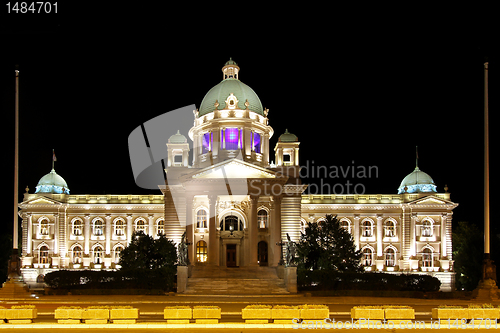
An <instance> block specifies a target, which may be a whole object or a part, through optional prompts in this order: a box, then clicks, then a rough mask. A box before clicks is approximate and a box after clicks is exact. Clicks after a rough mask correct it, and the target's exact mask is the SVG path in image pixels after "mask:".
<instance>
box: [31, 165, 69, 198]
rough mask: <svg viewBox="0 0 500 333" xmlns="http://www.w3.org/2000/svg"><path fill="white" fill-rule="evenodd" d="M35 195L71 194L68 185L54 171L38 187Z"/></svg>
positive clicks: (41, 180)
mask: <svg viewBox="0 0 500 333" xmlns="http://www.w3.org/2000/svg"><path fill="white" fill-rule="evenodd" d="M35 193H52V194H63V193H64V194H69V188H68V184H67V183H66V181H65V180H64V178H63V177H61V176H59V175H58V174H57V173H56V171H55V170H54V169H52V171H50V173H48V174H46V175H45V176H43V177H42V178H40V181H39V182H38V185H37V186H36V191H35Z"/></svg>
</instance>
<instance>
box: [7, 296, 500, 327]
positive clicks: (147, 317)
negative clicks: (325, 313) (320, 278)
mask: <svg viewBox="0 0 500 333" xmlns="http://www.w3.org/2000/svg"><path fill="white" fill-rule="evenodd" d="M470 303H477V302H473V301H470V300H466V299H447V300H436V299H417V298H396V297H391V298H388V297H306V296H304V295H302V294H298V295H269V296H266V295H260V296H249V295H244V296H228V295H226V296H218V295H204V296H202V295H177V294H174V295H170V296H167V295H165V296H146V295H102V296H98V295H68V296H43V295H41V296H38V298H37V297H30V298H19V299H0V305H1V306H3V307H6V308H9V307H10V306H11V305H21V304H34V305H35V306H36V308H37V310H38V317H37V318H36V319H35V321H34V323H33V324H26V325H22V326H21V325H20V324H19V325H12V324H3V325H0V330H2V329H8V330H9V332H17V331H26V329H30V330H33V331H38V330H39V329H40V330H41V329H57V331H61V332H62V331H71V332H74V333H76V332H80V331H84V330H85V331H88V329H91V330H101V329H105V328H106V329H113V330H116V331H117V332H118V331H122V330H125V329H126V330H127V332H142V331H145V330H152V331H160V330H161V331H162V332H169V331H172V332H180V331H182V332H205V331H211V332H213V331H220V330H223V331H224V332H271V331H272V332H280V331H292V330H293V329H294V328H295V329H315V330H316V329H321V328H323V329H324V330H325V329H337V327H335V324H332V323H329V324H328V325H324V326H321V324H319V325H312V326H311V325H303V326H299V325H297V324H295V325H294V324H263V325H255V324H245V323H244V320H243V319H242V318H241V310H242V309H243V308H244V307H245V306H247V305H249V304H271V305H278V304H282V305H300V304H326V305H327V306H328V307H329V311H330V319H331V320H332V321H333V320H334V321H335V322H334V323H338V322H344V323H345V322H349V321H351V316H350V310H351V308H352V307H354V306H360V305H375V304H380V305H409V306H411V307H412V308H414V309H415V321H419V322H423V323H424V325H421V326H420V327H414V328H413V329H419V330H422V331H428V330H431V329H436V328H438V327H436V325H432V323H433V321H432V320H433V319H431V311H432V308H434V307H437V306H439V305H442V304H447V305H461V306H467V305H468V304H470ZM93 305H132V306H133V307H135V308H139V311H140V318H139V320H138V322H137V324H128V325H118V324H105V325H87V324H76V325H69V324H64V325H62V324H57V322H56V320H55V319H54V311H55V309H56V308H57V307H60V306H81V307H88V306H93ZM172 305H190V306H195V305H217V306H219V307H220V308H221V310H222V318H221V320H220V323H219V324H214V325H211V326H204V325H202V324H201V325H200V324H193V323H191V324H185V325H182V324H179V325H174V324H167V323H166V321H165V320H164V319H163V309H164V307H165V306H172ZM494 305H495V306H497V305H498V304H495V303H494ZM340 327H341V326H340ZM361 327H363V326H361ZM361 327H360V328H359V329H358V328H357V327H354V328H356V329H357V330H358V331H365V330H369V329H378V330H380V331H393V330H394V329H398V330H400V328H399V327H398V325H396V326H395V327H391V326H386V327H384V326H383V325H382V326H380V325H379V326H378V327H376V326H371V327H370V328H369V329H365V328H361ZM494 327H495V324H493V326H492V327H491V328H494ZM349 328H350V325H349ZM409 328H412V327H409ZM440 328H441V329H443V328H448V323H442V324H441V327H440ZM464 328H465V327H464ZM466 328H470V329H472V328H473V327H472V326H471V327H466ZM406 330H408V329H406ZM476 330H477V325H476Z"/></svg>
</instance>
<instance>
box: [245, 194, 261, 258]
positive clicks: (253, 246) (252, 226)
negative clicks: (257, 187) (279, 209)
mask: <svg viewBox="0 0 500 333" xmlns="http://www.w3.org/2000/svg"><path fill="white" fill-rule="evenodd" d="M258 200H259V197H257V196H253V195H250V207H249V210H248V211H249V214H248V238H249V240H250V245H249V246H250V248H249V249H248V248H247V251H249V252H250V261H249V263H248V265H249V266H257V265H258V263H257V238H258V237H257V236H258V234H259V229H258V225H257V202H258Z"/></svg>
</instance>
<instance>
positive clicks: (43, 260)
mask: <svg viewBox="0 0 500 333" xmlns="http://www.w3.org/2000/svg"><path fill="white" fill-rule="evenodd" d="M39 251H40V253H39V255H38V258H39V261H38V262H39V263H40V264H48V263H49V248H48V247H47V246H45V245H44V246H42V247H40V250H39Z"/></svg>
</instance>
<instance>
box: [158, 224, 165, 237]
mask: <svg viewBox="0 0 500 333" xmlns="http://www.w3.org/2000/svg"><path fill="white" fill-rule="evenodd" d="M156 234H157V235H158V236H160V235H164V234H165V221H164V220H159V221H158V223H157V224H156Z"/></svg>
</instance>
